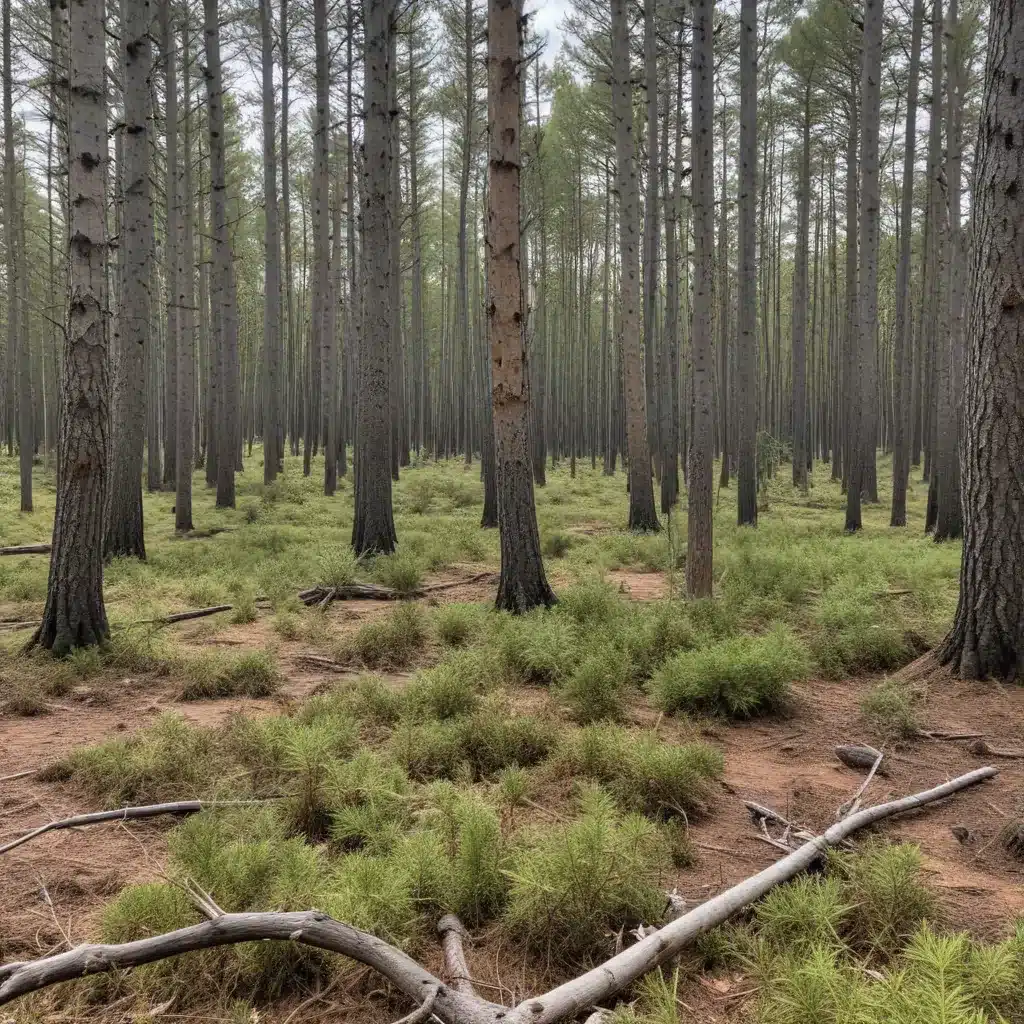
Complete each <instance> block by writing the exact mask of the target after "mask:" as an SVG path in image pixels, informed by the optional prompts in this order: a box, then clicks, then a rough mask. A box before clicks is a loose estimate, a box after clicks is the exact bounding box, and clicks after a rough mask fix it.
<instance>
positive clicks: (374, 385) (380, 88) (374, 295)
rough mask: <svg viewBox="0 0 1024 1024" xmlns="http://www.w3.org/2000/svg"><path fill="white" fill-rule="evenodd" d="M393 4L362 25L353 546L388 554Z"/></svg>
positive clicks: (376, 5) (373, 3)
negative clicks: (362, 115) (360, 277)
mask: <svg viewBox="0 0 1024 1024" xmlns="http://www.w3.org/2000/svg"><path fill="white" fill-rule="evenodd" d="M393 17H394V0H365V2H364V7H363V18H364V24H365V37H366V42H365V46H364V56H365V66H364V83H365V85H364V90H363V91H364V94H365V110H366V114H365V123H364V127H363V152H364V158H363V182H364V187H363V203H362V205H361V213H362V236H363V250H362V254H363V255H362V265H363V266H362V269H363V331H362V335H361V338H360V343H359V361H358V362H359V365H358V375H357V381H358V386H357V388H356V392H357V393H356V402H357V424H356V459H355V463H356V464H355V478H356V479H355V519H354V521H353V523H352V547H353V549H354V550H355V552H356V554H357V555H361V554H363V553H364V552H368V553H373V552H380V553H383V554H388V553H390V552H392V551H394V549H395V543H396V541H397V537H396V535H395V519H394V513H393V510H392V506H391V415H390V413H391V391H390V387H389V383H388V373H389V369H390V359H389V353H390V349H391V317H392V316H394V315H397V313H398V311H397V310H392V308H391V274H392V273H393V272H397V270H398V268H397V267H396V268H392V266H391V231H392V230H393V225H392V223H391V198H390V193H391V116H392V114H391V111H390V109H389V107H388V77H389V75H391V74H393V73H394V69H393V68H390V67H389V66H388V50H389V47H388V39H389V36H390V34H391V32H392V31H393V28H394V26H393V25H392V19H393Z"/></svg>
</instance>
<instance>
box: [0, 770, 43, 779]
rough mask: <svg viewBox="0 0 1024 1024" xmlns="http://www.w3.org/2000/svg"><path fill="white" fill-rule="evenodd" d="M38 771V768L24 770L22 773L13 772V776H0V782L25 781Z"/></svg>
mask: <svg viewBox="0 0 1024 1024" xmlns="http://www.w3.org/2000/svg"><path fill="white" fill-rule="evenodd" d="M37 771H39V769H38V768H26V769H25V770H24V771H23V772H15V773H14V774H13V775H3V776H0V782H13V781H14V780H15V779H27V778H28V777H29V776H30V775H35V773H36V772H37Z"/></svg>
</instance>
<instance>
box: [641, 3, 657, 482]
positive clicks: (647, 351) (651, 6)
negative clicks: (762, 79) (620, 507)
mask: <svg viewBox="0 0 1024 1024" xmlns="http://www.w3.org/2000/svg"><path fill="white" fill-rule="evenodd" d="M656 7H657V0H644V4H643V9H644V89H645V92H646V97H645V105H646V111H647V195H646V198H645V201H644V253H643V282H644V284H643V287H644V296H643V303H644V377H645V385H646V401H647V439H648V442H649V445H650V449H651V451H652V452H654V453H656V458H657V461H658V462H659V463H660V461H661V442H660V440H659V436H658V435H659V434H660V432H661V418H660V415H659V408H658V405H659V394H658V363H657V355H658V339H657V334H658V257H659V251H660V248H661V247H660V237H659V234H660V232H659V228H660V225H661V221H660V217H661V211H660V209H659V204H660V197H659V195H658V186H659V176H660V173H661V172H660V170H659V167H658V163H659V157H660V154H659V152H658V33H657V27H656V25H655V9H656ZM658 472H659V473H660V472H661V468H660V465H659V467H658Z"/></svg>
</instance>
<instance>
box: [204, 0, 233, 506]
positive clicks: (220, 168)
mask: <svg viewBox="0 0 1024 1024" xmlns="http://www.w3.org/2000/svg"><path fill="white" fill-rule="evenodd" d="M203 10H204V12H205V16H206V23H205V28H204V37H205V46H206V95H207V107H208V114H207V117H208V119H209V129H210V222H211V232H210V233H211V235H212V236H213V273H212V280H213V282H214V283H213V287H212V294H211V302H212V304H213V305H214V307H215V310H214V322H215V324H216V327H215V330H214V338H215V345H216V353H215V357H214V363H215V365H216V367H217V371H218V372H217V377H218V402H217V404H218V412H219V415H218V417H217V419H218V422H217V425H216V436H217V440H216V450H217V507H218V508H234V507H235V460H236V455H237V449H238V439H239V433H238V425H239V418H238V316H237V312H236V307H235V297H234V270H233V268H232V255H231V238H230V234H229V228H228V219H227V196H226V194H225V190H226V187H227V186H226V180H225V165H224V86H223V78H222V70H221V63H220V24H219V16H218V10H217V0H203Z"/></svg>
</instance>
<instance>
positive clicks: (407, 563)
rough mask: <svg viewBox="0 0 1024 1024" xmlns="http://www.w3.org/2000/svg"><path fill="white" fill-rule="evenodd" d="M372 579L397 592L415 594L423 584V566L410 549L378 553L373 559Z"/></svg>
mask: <svg viewBox="0 0 1024 1024" xmlns="http://www.w3.org/2000/svg"><path fill="white" fill-rule="evenodd" d="M373 576H374V579H376V580H377V582H378V583H379V584H380V585H381V586H382V587H390V588H391V589H392V590H394V591H396V592H397V593H399V594H415V593H416V592H417V591H418V590H419V589H420V587H422V586H423V566H422V564H421V563H420V561H419V559H418V558H417V557H416V555H414V554H413V553H412V552H411V551H402V550H398V551H396V552H395V553H394V554H393V555H378V556H377V558H375V559H374V560H373Z"/></svg>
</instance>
